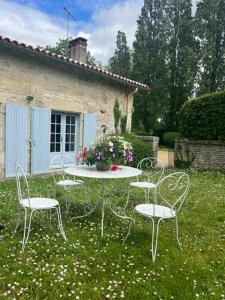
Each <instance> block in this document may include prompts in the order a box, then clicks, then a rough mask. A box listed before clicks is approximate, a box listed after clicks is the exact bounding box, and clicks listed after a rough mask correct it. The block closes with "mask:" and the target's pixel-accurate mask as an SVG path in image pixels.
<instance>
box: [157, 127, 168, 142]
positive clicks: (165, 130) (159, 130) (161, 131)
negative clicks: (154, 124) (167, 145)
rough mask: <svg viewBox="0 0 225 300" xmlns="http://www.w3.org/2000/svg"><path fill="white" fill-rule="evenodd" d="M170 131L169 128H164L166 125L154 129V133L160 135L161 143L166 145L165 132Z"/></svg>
mask: <svg viewBox="0 0 225 300" xmlns="http://www.w3.org/2000/svg"><path fill="white" fill-rule="evenodd" d="M168 131H169V129H168V128H164V127H159V128H156V129H154V131H153V135H154V136H158V137H159V144H160V145H164V143H163V135H164V133H166V132H168Z"/></svg>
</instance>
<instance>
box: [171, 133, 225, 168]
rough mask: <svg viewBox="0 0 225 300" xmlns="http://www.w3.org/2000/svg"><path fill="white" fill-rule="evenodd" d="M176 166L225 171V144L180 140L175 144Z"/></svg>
mask: <svg viewBox="0 0 225 300" xmlns="http://www.w3.org/2000/svg"><path fill="white" fill-rule="evenodd" d="M175 165H177V166H181V167H182V166H183V167H189V166H190V167H192V168H195V169H198V170H220V171H225V142H220V141H207V140H197V141H195V140H188V139H180V140H178V141H176V143H175Z"/></svg>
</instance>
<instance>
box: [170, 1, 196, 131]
mask: <svg viewBox="0 0 225 300" xmlns="http://www.w3.org/2000/svg"><path fill="white" fill-rule="evenodd" d="M167 5H168V6H167V12H166V15H167V18H168V23H167V28H166V31H167V35H168V43H169V44H168V60H169V74H170V75H169V98H170V104H169V114H168V119H167V126H168V127H169V128H170V129H172V130H174V129H175V130H177V129H178V112H179V110H180V108H181V106H182V104H183V103H184V102H185V101H186V100H187V99H188V97H190V96H192V94H193V88H194V83H195V77H196V72H197V67H196V66H197V43H196V41H195V38H194V35H193V24H194V23H193V17H192V1H191V0H179V1H177V0H172V1H168V4H167Z"/></svg>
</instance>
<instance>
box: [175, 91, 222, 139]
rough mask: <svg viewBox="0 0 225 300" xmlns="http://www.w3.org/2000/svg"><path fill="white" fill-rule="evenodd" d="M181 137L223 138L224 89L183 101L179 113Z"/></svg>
mask: <svg viewBox="0 0 225 300" xmlns="http://www.w3.org/2000/svg"><path fill="white" fill-rule="evenodd" d="M179 125H180V133H181V135H182V136H183V137H187V138H192V139H199V140H221V141H224V140H225V91H223V92H220V93H212V94H206V95H202V96H200V97H198V98H194V99H191V100H188V101H187V102H185V103H184V105H183V106H182V108H181V111H180V114H179Z"/></svg>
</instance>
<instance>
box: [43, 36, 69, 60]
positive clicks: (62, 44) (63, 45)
mask: <svg viewBox="0 0 225 300" xmlns="http://www.w3.org/2000/svg"><path fill="white" fill-rule="evenodd" d="M70 39H71V38H69V40H70ZM44 49H45V50H48V51H51V52H54V53H56V54H58V55H63V56H67V55H68V40H67V39H59V41H58V42H56V44H55V46H50V45H48V46H46V47H45V48H44Z"/></svg>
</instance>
